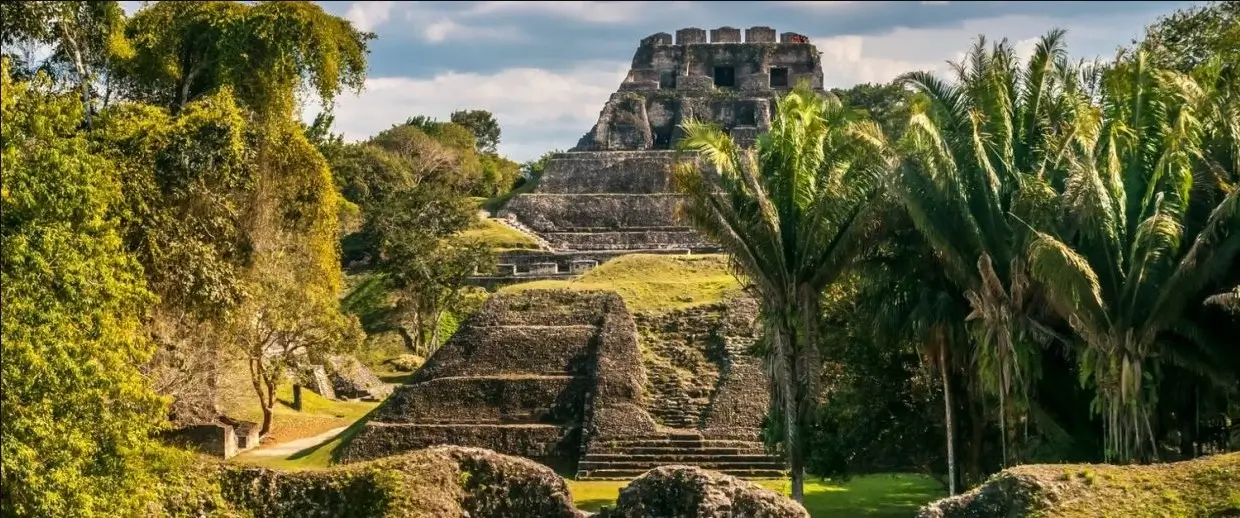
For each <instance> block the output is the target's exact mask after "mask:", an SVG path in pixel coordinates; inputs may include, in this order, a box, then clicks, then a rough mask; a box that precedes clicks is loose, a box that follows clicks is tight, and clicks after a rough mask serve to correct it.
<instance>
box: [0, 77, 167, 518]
mask: <svg viewBox="0 0 1240 518" xmlns="http://www.w3.org/2000/svg"><path fill="white" fill-rule="evenodd" d="M2 75H3V77H2V78H0V80H2V81H3V83H2V85H0V91H2V92H3V97H2V101H0V108H2V113H3V117H2V120H3V126H2V128H3V130H2V133H0V152H2V153H3V154H2V155H0V156H2V157H3V159H2V160H3V168H2V169H3V182H2V184H3V189H2V190H0V200H2V201H3V227H2V228H3V231H2V234H0V236H2V238H3V257H4V260H3V263H2V264H3V268H2V269H0V273H2V275H3V278H2V280H0V286H3V288H2V290H3V298H4V312H3V339H0V343H2V344H3V355H4V362H3V375H2V376H0V383H2V384H3V390H2V391H0V392H2V393H3V398H2V401H3V405H2V406H0V408H2V409H3V410H2V414H3V415H2V417H0V423H2V425H0V426H2V428H0V430H3V431H2V433H0V436H2V437H3V441H0V442H2V444H3V446H2V449H3V455H2V456H0V457H2V458H3V461H2V462H3V471H2V473H3V483H2V484H0V485H2V486H3V493H2V494H3V497H2V499H3V501H4V503H5V512H6V513H10V512H11V513H14V514H15V515H26V516H69V515H73V516H104V515H109V514H116V513H122V514H123V513H124V512H126V511H127V510H132V509H134V508H136V507H138V506H139V505H140V503H141V502H142V501H143V500H144V499H145V498H147V497H148V496H149V494H148V493H147V491H146V485H147V483H148V481H149V473H148V470H147V468H146V461H145V459H144V458H143V454H144V452H145V451H146V450H147V449H148V448H149V447H150V444H151V443H150V440H149V438H148V435H149V434H150V433H151V432H153V431H155V430H157V429H158V428H159V425H160V423H161V420H162V418H163V415H162V413H163V411H164V405H163V401H161V400H160V399H159V398H158V397H156V396H155V394H154V393H153V392H152V391H151V389H150V387H149V385H148V384H147V382H146V380H145V379H144V378H143V376H142V375H141V373H140V372H139V371H138V366H139V365H142V364H143V363H144V362H146V361H147V359H148V358H149V357H150V355H151V351H152V347H151V344H150V342H149V341H147V340H146V339H145V338H144V337H143V336H142V328H141V319H142V317H143V315H144V313H145V307H146V305H147V304H148V303H149V302H150V301H151V296H150V294H149V292H148V291H147V290H146V289H145V287H144V286H143V282H142V270H141V268H140V266H139V265H138V263H137V262H136V261H135V260H134V258H133V257H132V256H130V255H129V254H128V253H126V251H125V250H124V248H123V246H122V242H121V236H120V233H119V232H118V228H117V227H118V225H117V221H116V217H115V215H114V214H115V211H116V209H117V207H118V206H119V205H120V204H121V201H122V200H121V195H122V191H121V189H120V184H119V183H118V182H117V178H116V173H117V170H116V168H115V167H114V165H113V164H112V163H111V162H109V161H108V160H107V159H106V158H105V157H102V156H99V155H98V154H94V153H92V152H90V150H89V145H88V143H87V141H86V139H85V138H83V135H82V134H81V133H78V132H77V128H78V126H79V124H81V121H82V104H81V102H80V101H78V100H75V99H73V98H72V97H69V96H66V95H60V94H57V93H55V92H52V91H49V88H48V86H49V85H48V82H47V80H46V78H44V77H42V76H40V77H38V78H36V79H35V81H34V82H33V83H26V82H14V81H12V80H11V78H10V75H9V68H8V63H7V60H6V61H5V63H4V65H3V73H2Z"/></svg>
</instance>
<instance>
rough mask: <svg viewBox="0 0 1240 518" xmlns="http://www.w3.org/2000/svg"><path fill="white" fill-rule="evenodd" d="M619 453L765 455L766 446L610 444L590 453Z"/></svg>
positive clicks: (595, 447)
mask: <svg viewBox="0 0 1240 518" xmlns="http://www.w3.org/2000/svg"><path fill="white" fill-rule="evenodd" d="M596 453H597V454H617V455H687V454H690V453H693V454H700V455H765V454H766V450H765V449H764V448H761V447H758V448H693V449H687V448H678V447H672V446H625V447H609V446H602V445H599V446H592V447H591V448H590V454H591V455H594V454H596Z"/></svg>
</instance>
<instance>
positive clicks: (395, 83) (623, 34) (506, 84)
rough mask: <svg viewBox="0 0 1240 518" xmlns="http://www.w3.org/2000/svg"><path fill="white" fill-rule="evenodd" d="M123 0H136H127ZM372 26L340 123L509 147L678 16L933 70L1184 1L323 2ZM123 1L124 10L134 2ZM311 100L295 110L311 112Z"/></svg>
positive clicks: (590, 89)
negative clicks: (489, 134)
mask: <svg viewBox="0 0 1240 518" xmlns="http://www.w3.org/2000/svg"><path fill="white" fill-rule="evenodd" d="M126 4H130V5H127V6H126V7H127V9H129V8H132V7H134V6H133V5H132V4H136V2H132V3H131V2H126ZM320 4H321V5H322V6H323V7H324V9H326V10H327V11H329V12H331V13H333V14H336V15H340V16H344V17H346V18H347V19H349V20H350V21H352V22H353V23H354V24H355V25H357V26H358V27H359V28H361V29H364V30H369V31H373V32H375V33H376V34H378V39H377V40H375V41H372V42H371V54H370V75H369V79H368V81H367V88H366V90H365V91H364V92H362V93H361V94H360V95H357V96H354V95H352V94H346V95H345V96H344V97H343V98H341V99H339V100H338V101H337V105H336V108H335V110H334V112H335V115H336V124H337V131H340V132H343V133H344V134H345V137H346V138H347V139H349V140H359V139H364V138H366V137H367V136H369V135H372V134H374V133H377V132H379V131H382V130H383V129H386V128H388V127H390V126H391V125H392V124H394V123H397V122H401V121H404V120H405V119H406V118H408V117H409V116H411V115H416V114H423V115H428V116H432V117H436V118H439V119H446V118H447V117H448V114H449V113H451V112H452V111H454V110H458V109H466V108H479V109H486V110H490V111H491V112H493V113H494V114H495V115H496V118H497V119H498V120H499V122H500V125H501V127H502V129H503V137H502V141H501V143H500V146H499V148H500V152H501V153H504V154H507V155H508V156H510V157H511V158H513V159H515V160H527V159H530V158H535V157H537V156H538V155H540V154H541V153H542V152H544V151H548V150H551V149H555V148H562V149H567V148H569V147H572V146H573V145H574V144H576V142H577V139H578V138H579V137H580V136H581V135H582V134H584V133H585V132H586V131H587V130H588V129H589V128H590V127H591V126H592V125H593V124H594V122H595V120H596V119H597V118H598V114H599V111H600V110H601V109H602V107H603V103H604V102H605V101H606V100H607V98H608V96H609V95H610V94H611V93H612V92H613V91H615V89H616V87H617V86H619V84H620V81H621V80H622V79H623V78H624V75H625V73H626V71H627V68H628V63H629V61H630V60H631V59H632V57H633V51H634V50H635V48H636V45H637V42H638V41H639V40H640V39H641V38H643V37H645V36H648V35H650V34H654V33H656V32H668V33H674V32H675V31H676V29H680V28H683V27H701V28H703V29H711V28H716V27H722V26H732V27H740V28H745V27H750V26H755V25H767V26H770V27H774V28H775V29H776V30H777V31H780V32H783V31H793V32H799V33H802V34H806V35H808V36H809V37H810V41H811V42H812V43H814V44H815V45H817V46H818V49H819V50H820V51H821V52H822V54H823V55H822V60H823V71H824V79H825V83H826V85H827V86H828V87H837V86H838V87H847V86H851V85H854V84H857V83H864V82H880V81H889V80H891V79H892V78H894V77H895V76H897V75H899V74H900V73H903V72H905V71H908V70H915V69H925V70H935V71H939V72H943V71H945V69H946V66H945V61H946V60H955V59H958V57H959V56H960V55H961V53H962V52H963V51H964V50H965V49H966V48H968V46H969V45H970V44H971V43H972V40H973V38H975V37H976V36H977V35H979V34H984V35H986V36H987V37H988V38H992V39H998V38H1004V37H1006V38H1008V39H1009V40H1011V41H1013V42H1014V43H1015V45H1016V48H1017V50H1018V51H1019V52H1021V53H1022V54H1024V55H1027V54H1028V53H1029V52H1030V51H1031V49H1032V48H1033V43H1034V41H1035V39H1036V38H1037V37H1038V36H1040V35H1041V34H1044V33H1045V32H1046V31H1048V30H1050V29H1051V28H1053V27H1062V28H1064V29H1067V30H1068V48H1069V51H1070V52H1071V53H1072V54H1073V55H1074V56H1076V57H1087V58H1093V57H1099V56H1101V57H1112V56H1114V53H1115V50H1116V48H1117V47H1118V46H1119V45H1124V44H1127V43H1129V41H1130V40H1132V39H1133V38H1135V37H1137V36H1139V35H1140V34H1141V31H1142V29H1143V28H1144V26H1145V25H1147V24H1149V23H1151V22H1152V21H1154V20H1155V19H1156V18H1157V17H1158V16H1159V15H1162V14H1165V13H1169V12H1171V11H1174V10H1175V9H1178V8H1183V7H1188V6H1191V5H1193V4H1194V2H929V1H922V2H918V1H911V2H776V1H766V2H381V1H373V2H320ZM131 12H132V11H131ZM318 111H319V107H318V106H317V103H315V102H310V103H308V104H307V107H306V109H305V111H304V112H303V115H304V116H306V117H307V118H313V116H314V114H316V113H317V112H318Z"/></svg>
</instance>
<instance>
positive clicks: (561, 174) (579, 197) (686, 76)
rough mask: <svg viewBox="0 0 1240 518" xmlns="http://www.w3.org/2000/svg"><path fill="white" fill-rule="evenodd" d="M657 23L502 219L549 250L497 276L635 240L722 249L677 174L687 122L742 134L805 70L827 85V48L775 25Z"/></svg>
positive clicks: (551, 266)
mask: <svg viewBox="0 0 1240 518" xmlns="http://www.w3.org/2000/svg"><path fill="white" fill-rule="evenodd" d="M743 32H744V38H743V40H742V31H741V30H740V29H734V28H731V27H722V28H719V29H714V30H711V31H709V36H710V37H709V39H707V31H705V30H703V29H697V28H688V29H681V30H678V31H676V37H675V40H674V41H673V39H672V35H670V34H667V33H658V34H654V35H651V36H649V37H647V38H645V39H643V40H641V44H640V45H638V47H637V52H636V53H634V55H633V63H632V66H631V68H630V70H629V73H628V76H627V77H626V78H625V79H624V81H623V82H622V83H621V84H620V88H619V90H618V91H617V92H615V93H613V94H612V95H611V98H610V99H608V101H607V103H606V104H605V105H604V106H603V110H602V113H601V114H600V115H599V119H598V122H597V123H596V124H595V125H594V127H593V128H591V129H590V130H589V132H588V133H586V135H585V136H583V137H582V138H581V140H580V141H579V142H578V143H577V146H576V147H575V148H573V149H572V150H571V151H569V152H566V153H561V154H559V155H555V156H554V157H552V159H551V160H550V161H549V162H548V164H547V167H546V170H545V171H544V173H543V176H542V179H541V182H540V183H539V185H538V188H537V189H536V190H535V191H534V192H532V193H526V194H521V195H518V196H516V197H514V198H513V199H512V200H511V201H510V202H509V203H508V204H507V205H506V206H505V207H504V208H503V210H501V211H500V213H499V214H498V216H499V218H500V220H501V221H505V222H507V223H509V224H510V225H512V226H514V227H516V228H518V229H521V230H524V231H526V232H529V233H531V234H534V235H536V236H537V237H538V238H540V240H541V241H543V242H544V243H545V244H546V247H545V248H546V250H541V251H519V252H505V253H504V254H501V256H500V261H499V263H500V264H499V268H498V271H497V272H496V273H495V277H497V279H495V280H498V281H501V283H502V282H519V281H523V280H528V279H531V278H557V277H563V276H571V275H574V274H578V273H580V272H582V271H584V270H587V269H589V268H592V267H594V266H596V265H598V264H601V263H603V262H606V261H607V260H609V259H611V258H614V257H616V256H619V255H623V254H627V253H635V252H645V253H682V254H683V253H690V252H707V251H714V250H716V248H715V247H714V245H712V244H711V243H707V242H705V241H703V240H702V238H701V237H700V236H698V235H697V234H696V233H694V232H693V231H692V229H690V228H689V227H688V226H687V225H686V223H684V222H683V221H680V220H679V219H678V218H677V217H676V211H677V206H678V205H679V203H680V202H681V199H682V197H681V196H680V195H678V194H675V193H674V192H673V189H672V185H671V182H670V180H671V178H670V174H669V169H670V166H671V165H672V162H673V160H674V157H675V154H676V152H675V151H674V147H675V146H674V143H675V142H676V141H677V140H678V139H679V138H680V133H679V132H680V129H679V127H680V124H681V123H682V122H684V121H686V120H689V119H699V120H709V121H712V122H714V123H716V124H719V125H720V126H722V127H723V128H725V129H727V130H728V131H729V132H730V133H731V135H732V136H733V138H735V139H736V140H737V141H738V142H739V143H741V144H749V143H752V142H753V141H754V139H755V138H756V137H757V135H758V133H759V132H762V131H765V130H767V129H768V128H769V126H770V121H771V113H772V112H773V110H774V100H775V98H776V97H777V96H779V95H781V94H782V93H785V92H787V91H788V90H789V89H791V88H792V87H794V86H796V85H797V84H798V83H800V82H807V83H808V84H809V85H810V86H811V87H812V88H815V89H819V90H820V89H822V64H821V61H820V59H819V54H818V50H817V49H816V48H815V47H814V46H813V45H812V44H810V43H809V40H808V39H807V38H806V37H805V36H802V35H800V34H796V33H791V32H785V33H783V34H780V35H778V37H777V34H776V32H775V30H774V29H771V28H769V27H751V28H749V29H746V30H745V31H743Z"/></svg>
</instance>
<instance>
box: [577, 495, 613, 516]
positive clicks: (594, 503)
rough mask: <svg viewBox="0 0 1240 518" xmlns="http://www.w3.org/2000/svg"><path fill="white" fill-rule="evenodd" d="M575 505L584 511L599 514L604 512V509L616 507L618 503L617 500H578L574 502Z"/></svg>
mask: <svg viewBox="0 0 1240 518" xmlns="http://www.w3.org/2000/svg"><path fill="white" fill-rule="evenodd" d="M573 505H574V506H575V507H577V508H578V509H581V510H582V511H589V512H591V513H597V512H599V511H602V510H603V508H604V507H609V506H613V505H616V501H615V499H607V498H592V499H589V500H577V501H575V502H573Z"/></svg>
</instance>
